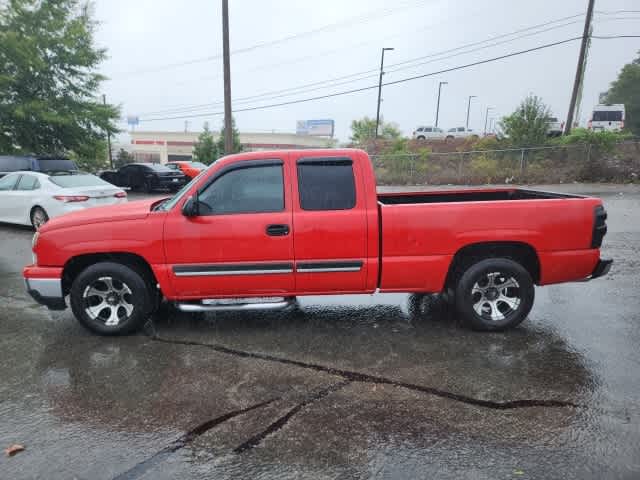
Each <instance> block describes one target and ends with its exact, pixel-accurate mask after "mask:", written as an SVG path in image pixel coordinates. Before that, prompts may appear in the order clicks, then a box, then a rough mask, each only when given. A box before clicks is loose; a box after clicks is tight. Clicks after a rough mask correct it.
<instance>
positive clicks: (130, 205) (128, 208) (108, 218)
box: [40, 198, 158, 233]
mask: <svg viewBox="0 0 640 480" xmlns="http://www.w3.org/2000/svg"><path fill="white" fill-rule="evenodd" d="M157 202H158V199H157V198H154V199H148V200H137V201H133V202H126V203H120V204H118V205H109V206H104V207H92V208H87V209H84V210H79V211H77V212H71V213H67V214H65V215H62V216H60V217H56V218H52V219H51V220H49V221H48V222H47V223H45V224H44V225H43V226H42V227H41V228H40V233H45V232H48V231H50V230H58V229H60V228H67V227H75V226H78V225H88V224H91V223H107V222H109V223H110V222H118V221H122V220H138V219H142V218H146V217H147V216H148V215H149V213H151V206H152V205H153V204H154V203H157Z"/></svg>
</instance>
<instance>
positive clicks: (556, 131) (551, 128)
mask: <svg viewBox="0 0 640 480" xmlns="http://www.w3.org/2000/svg"><path fill="white" fill-rule="evenodd" d="M563 133H564V122H561V121H560V120H558V119H557V118H556V117H549V118H547V137H559V136H560V135H562V134H563Z"/></svg>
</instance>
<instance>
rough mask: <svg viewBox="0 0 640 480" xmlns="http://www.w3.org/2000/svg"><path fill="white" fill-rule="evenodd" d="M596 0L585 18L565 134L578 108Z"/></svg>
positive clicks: (568, 130) (591, 1) (569, 128)
mask: <svg viewBox="0 0 640 480" xmlns="http://www.w3.org/2000/svg"><path fill="white" fill-rule="evenodd" d="M594 3H595V0H589V5H588V6H587V16H586V17H585V19H584V30H583V32H582V42H581V43H580V54H579V56H578V67H577V68H576V78H575V79H574V81H573V91H572V92H571V103H569V112H568V113H567V123H565V124H564V134H565V135H568V134H569V133H571V127H573V112H574V110H575V108H576V99H577V98H578V90H580V84H581V83H582V75H583V73H584V62H585V57H586V51H587V44H588V43H589V31H590V29H591V20H592V18H593V5H594Z"/></svg>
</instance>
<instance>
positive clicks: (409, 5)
mask: <svg viewBox="0 0 640 480" xmlns="http://www.w3.org/2000/svg"><path fill="white" fill-rule="evenodd" d="M95 3H96V11H95V13H96V17H97V20H98V21H99V22H101V25H100V27H99V29H98V32H97V42H98V44H99V45H101V46H104V47H107V48H108V53H109V59H108V60H107V61H106V62H105V63H104V65H103V68H102V71H103V72H104V74H105V75H107V76H108V77H109V78H110V80H109V81H107V82H105V83H104V86H103V88H104V92H105V93H106V94H107V96H108V98H109V101H110V102H113V103H117V104H120V105H121V106H122V112H123V115H124V116H126V115H139V117H140V120H141V123H140V125H139V127H138V130H183V129H184V128H185V123H184V122H185V120H187V121H189V126H188V128H189V130H191V131H199V130H201V129H202V127H203V124H204V122H206V121H208V122H209V124H210V125H211V127H212V128H213V129H215V130H217V129H219V127H220V125H221V122H222V115H215V112H221V111H222V110H223V107H222V103H221V101H222V99H223V82H222V59H221V57H220V54H221V52H222V33H221V32H222V20H221V2H220V0H182V1H180V2H179V1H175V0H136V1H131V0H96V2H95ZM229 3H230V5H229V10H230V31H231V35H230V38H231V50H232V52H233V51H234V50H239V51H238V52H237V53H234V54H232V56H231V81H232V96H233V98H234V99H235V100H236V101H235V103H234V109H236V108H246V107H253V106H259V105H266V104H272V103H279V102H286V101H291V100H296V99H302V98H309V97H315V96H319V95H324V94H329V93H333V92H340V91H345V90H351V89H355V88H359V87H367V86H372V85H376V84H377V81H378V79H377V70H378V69H379V65H380V49H381V48H382V47H394V48H395V50H394V51H392V52H387V54H386V57H385V67H386V68H385V69H386V70H388V73H387V74H386V75H385V76H384V81H385V82H389V81H394V80H400V79H403V78H407V77H411V76H416V75H421V74H426V73H431V72H436V71H440V70H444V69H447V68H451V67H456V66H460V65H464V64H468V63H473V62H476V61H479V60H483V59H488V58H491V57H497V56H500V55H504V54H507V53H510V52H515V51H519V50H524V49H528V48H531V47H536V46H539V45H542V44H547V43H551V42H556V41H560V40H564V39H567V38H571V37H575V36H579V35H581V34H582V28H583V21H584V17H583V16H576V17H572V16H574V15H578V14H580V15H583V14H584V12H585V10H586V4H587V0H562V1H559V0H536V1H524V0H516V1H514V0H487V1H483V2H478V1H477V0H457V1H455V2H453V1H451V0H396V1H393V2H392V1H388V0H387V1H384V0H366V1H361V0H349V1H345V0H323V1H322V2H300V1H299V0H267V1H260V2H258V1H255V0H230V1H229ZM596 10H597V11H604V12H607V13H608V14H606V13H597V14H596V15H595V17H594V35H622V34H638V33H639V32H640V4H639V2H638V0H606V1H605V0H596ZM620 10H630V11H633V10H636V11H638V13H633V12H626V13H615V12H618V11H620ZM564 17H571V18H565V19H564V20H561V21H558V20H559V19H562V18H564ZM551 22H553V23H551ZM547 23H548V25H547V26H545V27H539V28H538V29H533V30H527V31H523V32H521V33H519V34H518V35H519V36H522V35H529V36H526V37H524V38H520V39H516V40H514V41H509V40H511V39H513V36H512V37H502V38H498V39H495V40H493V41H491V42H488V43H483V44H481V43H478V42H481V41H484V40H487V39H491V38H492V37H496V36H499V35H503V34H509V33H511V32H514V31H520V30H523V29H527V28H528V27H533V26H536V25H540V24H547ZM325 27H326V28H325ZM550 28H551V29H550ZM547 29H550V30H548V31H545V32H542V33H539V34H532V33H534V32H536V31H540V30H547ZM292 36H295V38H288V37H292ZM287 38H288V39H287ZM280 40H282V41H280ZM505 41H508V42H507V43H502V44H500V45H494V46H491V44H493V43H498V42H505ZM476 43H477V45H472V46H469V47H467V48H464V49H461V50H453V49H456V48H458V47H463V46H465V45H469V44H476ZM260 44H266V45H262V46H260ZM254 46H257V47H256V48H252V49H250V47H254ZM578 49H579V41H573V42H569V43H566V44H562V45H559V46H555V47H551V48H547V49H543V50H539V51H536V52H532V53H527V54H523V55H519V56H516V57H512V58H508V59H505V60H500V61H496V62H491V63H487V64H484V65H479V66H474V67H470V68H466V69H461V70H457V71H452V72H448V73H443V74H439V75H435V76H429V77H425V78H421V79H417V80H412V81H408V82H404V83H399V84H397V85H390V86H387V87H383V99H384V101H383V104H382V114H383V116H384V118H385V120H388V121H393V122H396V123H397V124H398V125H399V126H400V128H401V130H402V131H403V133H405V134H407V135H410V134H411V132H412V131H413V129H414V128H415V127H416V126H417V125H432V124H434V122H435V110H436V99H437V88H438V82H439V81H446V82H448V84H447V85H445V86H443V88H442V98H441V104H440V121H439V125H440V126H441V127H446V128H449V127H453V126H462V125H464V123H465V117H466V108H467V98H468V96H469V95H476V96H477V98H475V99H473V100H472V106H471V120H470V127H471V128H474V129H477V130H482V129H483V126H484V113H485V109H486V107H487V106H490V107H492V108H493V110H492V111H491V113H490V115H489V117H490V118H492V117H501V116H503V115H505V114H508V113H510V112H511V111H513V109H514V108H515V107H516V105H517V104H518V103H519V102H520V101H521V100H522V99H523V97H524V96H526V95H527V94H529V93H533V94H536V95H539V96H541V97H542V99H543V100H544V101H545V102H546V103H547V104H548V105H549V106H550V107H551V109H552V111H553V113H554V115H557V116H558V117H561V118H563V117H566V114H567V106H568V102H569V97H570V94H571V86H572V82H573V77H574V75H575V68H576V60H577V54H578ZM242 50H245V51H242ZM450 50H453V51H450ZM469 50H476V51H472V52H471V51H469ZM638 50H640V39H615V40H596V39H594V40H593V42H592V44H591V49H590V51H589V59H588V65H587V72H586V81H585V85H584V96H583V102H582V112H581V116H580V122H581V123H584V122H586V120H587V117H588V115H589V110H590V109H591V108H592V107H593V105H594V104H596V103H597V101H598V93H599V92H602V91H604V90H606V89H607V86H608V84H609V82H611V81H612V80H614V79H615V78H616V75H617V73H618V72H619V70H620V68H621V67H622V66H623V65H624V64H625V63H628V62H630V61H631V60H632V59H633V58H635V56H636V55H637V51H638ZM447 51H449V52H448V53H445V54H441V52H447ZM465 52H466V53H465ZM433 54H441V55H440V56H435V57H434V56H431V57H429V55H433ZM454 54H455V56H452V55H454ZM419 57H426V58H423V59H422V60H416V61H415V62H413V63H402V62H406V61H408V60H413V59H416V58H419ZM447 57H448V58H447ZM425 62H428V63H425ZM417 63H422V64H420V65H416V64H417ZM395 64H400V65H395ZM394 65H395V66H394ZM400 68H401V69H400ZM395 69H400V70H398V71H396V72H393V71H392V70H395ZM360 72H365V73H362V74H361V75H359V76H351V77H347V78H341V79H340V80H335V81H333V85H329V86H327V84H326V83H324V84H323V83H321V82H327V81H330V80H333V79H336V78H340V77H346V76H349V75H352V74H358V73H360ZM308 84H315V85H312V86H309V87H306V88H307V90H306V91H299V90H298V91H297V92H296V94H295V95H287V96H283V95H284V94H287V93H291V92H290V91H289V92H287V91H285V92H281V93H276V94H273V95H272V97H277V98H264V97H263V98H257V99H256V98H253V99H248V100H241V99H242V98H244V97H250V96H255V95H259V94H264V93H269V92H273V91H280V90H285V89H290V88H294V87H300V86H305V85H308ZM336 84H339V85H336ZM376 99H377V90H376V89H371V90H366V91H363V92H360V93H354V94H351V95H344V96H337V97H333V98H329V99H323V100H317V101H312V102H306V103H299V104H295V105H287V106H282V107H277V108H269V109H264V110H254V111H247V112H237V113H235V114H234V116H235V118H236V122H237V125H238V127H239V129H240V130H241V131H270V130H275V131H283V132H294V131H295V125H296V120H302V119H318V118H331V119H334V120H335V122H336V136H337V137H338V138H339V139H340V140H341V141H346V140H347V139H348V137H349V124H350V122H351V120H353V119H354V118H360V117H362V116H364V115H368V116H370V117H375V113H376ZM203 104H212V105H210V106H208V107H206V108H201V109H193V110H191V111H184V110H182V111H180V110H177V109H179V108H183V107H190V106H194V105H203ZM171 109H175V110H172V111H169V110H171ZM158 111H162V113H157V114H156V113H153V112H158ZM193 114H198V115H199V116H197V117H194V118H186V119H185V118H180V119H172V120H161V121H144V120H145V119H151V118H158V117H175V116H180V117H181V116H185V115H193ZM122 128H126V123H123V124H122Z"/></svg>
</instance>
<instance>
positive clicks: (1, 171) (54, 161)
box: [0, 155, 78, 178]
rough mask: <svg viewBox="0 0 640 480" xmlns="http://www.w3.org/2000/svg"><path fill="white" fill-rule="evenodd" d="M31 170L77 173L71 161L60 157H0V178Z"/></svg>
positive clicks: (76, 168) (74, 164) (76, 167)
mask: <svg viewBox="0 0 640 480" xmlns="http://www.w3.org/2000/svg"><path fill="white" fill-rule="evenodd" d="M27 170H31V171H34V172H48V173H53V172H77V171H78V166H77V165H76V163H75V162H74V161H73V160H69V159H68V158H62V157H34V156H17V155H0V178H2V177H4V176H5V175H7V174H9V173H12V172H20V171H27Z"/></svg>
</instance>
